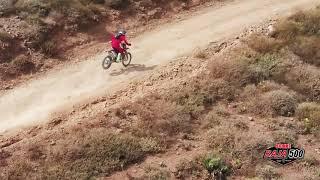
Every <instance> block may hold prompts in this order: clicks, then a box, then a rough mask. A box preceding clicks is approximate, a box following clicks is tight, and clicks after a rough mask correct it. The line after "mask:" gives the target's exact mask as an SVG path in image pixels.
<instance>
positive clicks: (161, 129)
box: [124, 95, 192, 139]
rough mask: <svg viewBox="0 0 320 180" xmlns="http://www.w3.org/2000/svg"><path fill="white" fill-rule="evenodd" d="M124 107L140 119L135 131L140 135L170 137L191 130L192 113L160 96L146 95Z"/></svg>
mask: <svg viewBox="0 0 320 180" xmlns="http://www.w3.org/2000/svg"><path fill="white" fill-rule="evenodd" d="M124 109H128V110H130V111H131V112H132V113H133V114H134V116H135V117H136V118H135V119H138V121H137V122H136V124H135V126H134V128H133V133H135V134H137V135H139V136H143V137H145V136H146V137H149V136H150V137H157V138H164V139H170V137H172V136H174V135H177V134H179V133H190V132H191V125H192V119H191V117H190V115H189V114H188V113H187V112H183V111H181V108H180V107H178V106H177V105H176V104H175V103H173V102H170V101H166V100H165V99H162V98H161V97H160V96H157V95H150V96H147V97H144V98H142V99H140V100H138V101H136V102H134V103H132V104H130V105H128V106H127V107H126V108H124Z"/></svg>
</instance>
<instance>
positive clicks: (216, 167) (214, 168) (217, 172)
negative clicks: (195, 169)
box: [203, 154, 230, 179]
mask: <svg viewBox="0 0 320 180" xmlns="http://www.w3.org/2000/svg"><path fill="white" fill-rule="evenodd" d="M203 166H204V167H205V169H206V170H207V171H208V173H209V174H211V175H214V176H215V177H216V176H218V178H220V179H221V178H224V177H226V176H227V175H229V173H230V168H229V167H228V166H227V165H226V163H225V161H224V160H223V159H222V158H221V157H219V156H216V155H214V154H210V155H207V156H206V157H204V159H203Z"/></svg>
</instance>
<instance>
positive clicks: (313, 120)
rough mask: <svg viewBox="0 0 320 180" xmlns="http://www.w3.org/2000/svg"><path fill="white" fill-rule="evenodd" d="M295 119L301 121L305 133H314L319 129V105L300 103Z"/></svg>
mask: <svg viewBox="0 0 320 180" xmlns="http://www.w3.org/2000/svg"><path fill="white" fill-rule="evenodd" d="M296 114H297V117H298V118H299V119H300V120H301V121H303V123H304V128H305V132H315V131H318V130H319V127H320V105H319V104H318V103H302V104H299V106H298V108H297V113H296Z"/></svg>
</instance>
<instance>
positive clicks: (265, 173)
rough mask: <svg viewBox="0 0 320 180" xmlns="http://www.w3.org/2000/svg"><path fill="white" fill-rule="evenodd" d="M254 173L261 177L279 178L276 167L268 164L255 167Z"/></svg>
mask: <svg viewBox="0 0 320 180" xmlns="http://www.w3.org/2000/svg"><path fill="white" fill-rule="evenodd" d="M256 175H257V176H258V177H260V178H262V179H279V178H280V174H279V173H278V172H277V169H276V168H275V167H272V166H270V165H265V166H262V167H257V169H256Z"/></svg>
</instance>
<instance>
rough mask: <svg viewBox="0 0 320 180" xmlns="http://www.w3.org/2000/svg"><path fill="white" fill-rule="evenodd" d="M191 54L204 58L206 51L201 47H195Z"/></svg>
mask: <svg viewBox="0 0 320 180" xmlns="http://www.w3.org/2000/svg"><path fill="white" fill-rule="evenodd" d="M193 56H194V57H195V58H199V59H206V58H207V57H208V56H207V53H206V51H205V50H201V49H196V50H195V52H194V55H193Z"/></svg>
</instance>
